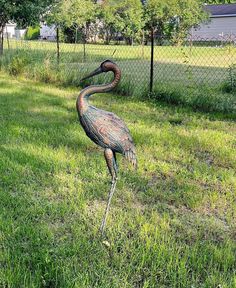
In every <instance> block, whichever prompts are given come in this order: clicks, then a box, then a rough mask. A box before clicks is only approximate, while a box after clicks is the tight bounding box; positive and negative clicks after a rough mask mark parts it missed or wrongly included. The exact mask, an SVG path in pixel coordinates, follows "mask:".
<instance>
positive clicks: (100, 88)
mask: <svg viewBox="0 0 236 288" xmlns="http://www.w3.org/2000/svg"><path fill="white" fill-rule="evenodd" d="M109 71H112V72H113V73H114V78H113V80H112V82H111V83H108V84H103V85H91V86H89V87H86V88H85V89H83V90H82V91H81V92H80V94H79V96H78V98H77V101H76V108H77V111H78V113H79V115H83V114H84V113H85V112H86V111H87V109H88V106H89V103H88V98H89V97H90V96H91V95H92V94H94V93H103V92H108V91H110V90H112V89H113V88H114V87H116V86H117V84H118V83H119V81H120V78H121V71H120V69H119V68H118V66H117V65H115V64H112V65H111V67H110V69H109Z"/></svg>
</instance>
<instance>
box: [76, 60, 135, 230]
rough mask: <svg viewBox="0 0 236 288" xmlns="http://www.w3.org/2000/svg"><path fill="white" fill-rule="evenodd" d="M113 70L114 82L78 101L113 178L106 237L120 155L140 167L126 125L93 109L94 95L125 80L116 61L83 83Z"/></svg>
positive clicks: (85, 126)
mask: <svg viewBox="0 0 236 288" xmlns="http://www.w3.org/2000/svg"><path fill="white" fill-rule="evenodd" d="M109 71H112V72H113V74H114V78H113V80H112V82H111V83H108V84H104V85H91V86H88V87H86V88H85V89H83V90H82V91H81V92H80V94H79V96H78V98H77V101H76V108H77V111H78V115H79V120H80V123H81V125H82V127H83V129H84V131H85V133H86V134H87V136H88V137H89V138H90V139H91V140H92V141H93V142H95V143H96V144H97V145H99V146H100V147H102V148H104V156H105V159H106V164H107V167H108V170H109V172H110V175H111V177H112V182H111V189H110V192H109V195H108V201H107V205H106V210H105V213H104V216H103V220H102V223H101V227H100V231H101V233H102V235H103V233H104V228H105V225H106V220H107V216H108V212H109V209H110V204H111V199H112V196H113V194H114V192H115V188H116V183H117V174H118V166H117V160H116V153H120V154H122V155H123V156H125V158H126V159H127V160H128V161H129V162H131V163H132V165H133V166H134V167H135V168H136V167H137V158H136V154H135V147H134V143H133V140H132V137H131V135H130V132H129V129H128V128H127V126H126V124H125V123H124V122H123V121H122V120H121V119H120V118H119V117H118V116H116V115H115V114H113V113H111V112H107V111H104V110H101V109H98V108H96V107H94V106H91V105H90V104H89V102H88V99H89V97H90V96H91V95H92V94H94V93H103V92H108V91H110V90H112V89H113V88H115V87H116V86H117V84H118V83H119V81H120V78H121V71H120V69H119V67H118V66H117V65H116V64H115V63H113V62H112V61H110V60H106V61H104V62H102V63H101V65H100V67H99V68H97V69H96V70H95V71H93V72H92V73H91V74H89V75H88V76H87V77H85V78H83V79H81V80H85V79H87V78H90V77H93V76H95V75H98V74H101V73H104V72H105V73H106V72H109Z"/></svg>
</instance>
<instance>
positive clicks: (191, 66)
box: [5, 40, 236, 86]
mask: <svg viewBox="0 0 236 288" xmlns="http://www.w3.org/2000/svg"><path fill="white" fill-rule="evenodd" d="M9 47H10V50H8V46H7V43H5V49H6V53H7V51H10V52H12V51H13V52H14V51H25V52H27V51H28V52H29V53H30V57H33V58H34V60H35V61H36V62H37V61H41V63H42V62H43V61H42V60H43V59H45V58H46V59H50V60H52V61H56V55H57V54H56V43H53V42H47V41H23V40H22V41H14V40H12V41H10V43H9ZM107 58H108V59H113V60H115V61H116V62H118V63H119V64H120V65H121V67H122V68H123V73H124V75H125V77H126V78H127V77H129V78H130V79H132V81H133V82H134V83H135V84H136V85H137V84H140V86H141V85H143V84H144V85H148V84H149V70H150V46H141V45H137V46H127V45H94V44H86V46H85V54H84V46H83V45H82V44H66V43H61V44H60V59H61V64H62V66H63V67H64V66H65V69H66V70H67V71H66V73H70V71H71V69H72V68H75V69H76V70H78V69H80V70H83V69H87V68H88V69H90V67H94V66H96V65H97V64H98V63H100V62H101V61H103V60H104V59H107ZM154 61H155V64H154V80H155V82H157V83H163V82H164V83H172V84H173V83H176V84H179V85H182V84H181V83H182V81H185V84H188V85H197V84H198V85H202V84H209V85H211V86H215V85H219V84H221V83H222V82H224V81H227V78H228V76H229V75H228V74H229V72H228V68H229V67H230V66H231V65H233V64H236V48H235V46H229V45H223V46H219V47H207V46H204V47H198V46H192V47H189V46H181V47H175V46H156V47H155V51H154Z"/></svg>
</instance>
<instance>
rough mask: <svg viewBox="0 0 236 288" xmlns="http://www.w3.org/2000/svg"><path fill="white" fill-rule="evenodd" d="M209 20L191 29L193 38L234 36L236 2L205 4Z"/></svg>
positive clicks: (235, 31)
mask: <svg viewBox="0 0 236 288" xmlns="http://www.w3.org/2000/svg"><path fill="white" fill-rule="evenodd" d="M205 8H206V10H207V11H208V12H209V13H210V21H209V22H208V23H206V24H201V25H200V26H199V27H198V28H193V29H192V31H191V34H192V37H193V38H198V37H199V38H204V39H209V40H211V39H222V40H223V38H224V37H225V38H227V37H229V36H231V35H232V36H233V35H234V37H236V4H219V5H205Z"/></svg>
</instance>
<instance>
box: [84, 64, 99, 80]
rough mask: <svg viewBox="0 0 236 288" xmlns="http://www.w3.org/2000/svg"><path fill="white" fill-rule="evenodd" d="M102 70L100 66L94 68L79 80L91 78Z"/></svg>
mask: <svg viewBox="0 0 236 288" xmlns="http://www.w3.org/2000/svg"><path fill="white" fill-rule="evenodd" d="M102 72H103V71H102V69H101V67H99V68H97V69H96V70H94V71H93V72H92V73H90V74H89V75H88V76H85V77H84V78H82V79H81V80H80V81H83V80H85V79H88V78H91V77H93V76H95V75H98V74H101V73H102Z"/></svg>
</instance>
